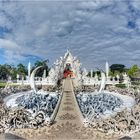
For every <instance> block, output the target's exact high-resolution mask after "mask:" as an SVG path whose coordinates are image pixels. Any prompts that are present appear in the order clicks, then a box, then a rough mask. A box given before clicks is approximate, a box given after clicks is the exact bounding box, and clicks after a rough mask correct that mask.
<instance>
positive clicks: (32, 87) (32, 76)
mask: <svg viewBox="0 0 140 140" xmlns="http://www.w3.org/2000/svg"><path fill="white" fill-rule="evenodd" d="M42 67H43V66H38V67H37V68H35V69H34V70H33V72H32V73H31V76H30V86H31V89H32V90H33V91H34V92H35V93H36V92H37V91H36V86H35V79H34V78H35V74H36V72H37V70H38V69H40V68H42Z"/></svg>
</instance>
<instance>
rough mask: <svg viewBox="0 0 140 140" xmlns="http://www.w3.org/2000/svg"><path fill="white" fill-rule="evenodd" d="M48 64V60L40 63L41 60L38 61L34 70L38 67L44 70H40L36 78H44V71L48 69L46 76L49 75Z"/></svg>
mask: <svg viewBox="0 0 140 140" xmlns="http://www.w3.org/2000/svg"><path fill="white" fill-rule="evenodd" d="M46 62H48V60H46V61H39V60H38V61H36V62H35V64H34V68H36V67H38V66H43V67H42V68H40V69H39V70H38V71H37V72H36V76H39V77H42V75H43V71H44V69H46V76H47V75H48V72H49V68H48V66H47V63H46Z"/></svg>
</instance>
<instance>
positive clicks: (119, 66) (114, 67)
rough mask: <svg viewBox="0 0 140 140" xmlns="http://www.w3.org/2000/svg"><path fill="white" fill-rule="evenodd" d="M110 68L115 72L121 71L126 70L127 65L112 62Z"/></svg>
mask: <svg viewBox="0 0 140 140" xmlns="http://www.w3.org/2000/svg"><path fill="white" fill-rule="evenodd" d="M110 70H111V72H113V74H114V73H115V72H116V71H118V72H120V73H122V72H125V65H123V64H112V65H111V66H110Z"/></svg>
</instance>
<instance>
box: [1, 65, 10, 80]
mask: <svg viewBox="0 0 140 140" xmlns="http://www.w3.org/2000/svg"><path fill="white" fill-rule="evenodd" d="M8 75H9V71H8V69H7V68H6V67H5V65H0V79H1V80H7V78H8Z"/></svg>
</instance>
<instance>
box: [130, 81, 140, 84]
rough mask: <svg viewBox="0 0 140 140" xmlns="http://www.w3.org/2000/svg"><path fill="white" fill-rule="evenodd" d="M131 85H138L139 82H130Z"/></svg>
mask: <svg viewBox="0 0 140 140" xmlns="http://www.w3.org/2000/svg"><path fill="white" fill-rule="evenodd" d="M131 84H132V85H140V82H139V81H132V82H131Z"/></svg>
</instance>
